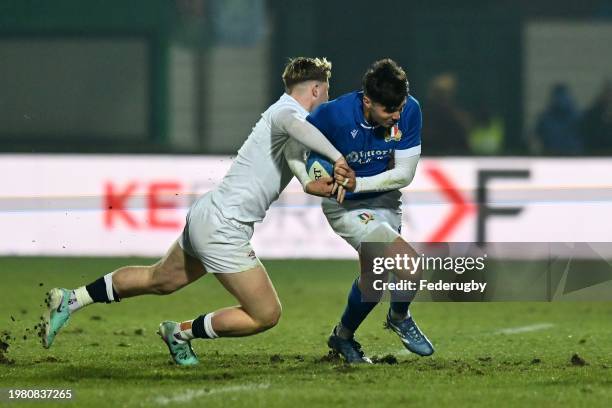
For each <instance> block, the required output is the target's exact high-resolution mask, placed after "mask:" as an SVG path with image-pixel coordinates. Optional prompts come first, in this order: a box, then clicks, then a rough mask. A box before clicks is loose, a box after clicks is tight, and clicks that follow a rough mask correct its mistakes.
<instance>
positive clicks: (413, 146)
mask: <svg viewBox="0 0 612 408" xmlns="http://www.w3.org/2000/svg"><path fill="white" fill-rule="evenodd" d="M407 122H408V127H407V129H406V134H405V135H402V140H400V142H399V143H398V145H397V148H396V150H395V156H396V159H397V156H398V155H399V156H400V157H410V156H416V155H420V154H421V127H422V124H423V117H422V114H421V108H420V107H419V105H418V103H417V104H415V105H414V108H413V109H411V110H410V112H409V114H408V120H407Z"/></svg>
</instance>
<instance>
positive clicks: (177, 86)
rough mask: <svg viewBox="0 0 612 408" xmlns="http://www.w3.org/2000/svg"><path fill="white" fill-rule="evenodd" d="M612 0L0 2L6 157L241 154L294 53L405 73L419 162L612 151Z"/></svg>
mask: <svg viewBox="0 0 612 408" xmlns="http://www.w3.org/2000/svg"><path fill="white" fill-rule="evenodd" d="M611 42H612V2H611V1H606V0H582V1H580V2H576V1H563V0H561V1H560V0H537V1H533V0H512V1H510V0H498V1H495V2H490V1H484V0H466V1H461V2H455V1H445V0H428V1H410V2H405V1H389V2H384V3H372V2H371V1H368V0H352V1H338V0H325V1H323V0H313V1H307V2H303V1H299V2H298V1H283V0H131V1H129V2H125V1H120V0H105V1H101V0H88V1H79V0H55V1H52V2H50V1H40V0H1V1H0V151H2V152H5V153H6V152H35V153H45V152H64V153H195V154H233V153H234V152H235V151H236V149H237V148H239V147H240V145H241V144H242V142H243V141H244V139H245V138H246V136H247V135H248V133H249V132H250V129H251V127H252V126H253V124H254V123H255V121H256V120H257V119H258V117H259V115H260V113H261V112H262V111H263V110H265V109H266V107H267V105H268V104H270V103H271V102H273V101H274V100H276V99H277V98H278V96H279V95H280V93H281V92H282V91H283V87H282V82H281V78H280V75H281V72H282V68H283V65H284V64H285V62H286V61H287V58H288V57H293V56H300V55H305V56H325V57H327V58H328V59H330V60H331V61H332V63H333V73H332V75H333V76H332V81H331V95H330V96H331V97H332V98H334V97H337V96H339V95H341V94H343V93H345V92H349V91H351V90H354V89H357V88H359V87H360V81H361V76H362V74H363V72H364V71H365V69H366V68H367V66H368V65H369V64H370V63H371V62H373V61H374V60H376V59H379V58H382V57H391V58H393V59H395V60H397V61H398V62H399V63H400V64H401V65H402V66H403V67H404V68H405V70H406V71H407V73H408V78H409V80H410V88H411V93H412V94H413V95H414V96H415V97H416V98H417V99H418V100H419V101H420V103H421V106H422V109H423V114H424V128H423V154H424V155H425V156H472V155H477V156H483V155H487V156H489V155H493V156H498V155H504V156H517V155H518V156H534V155H535V156H539V155H544V156H547V155H551V156H575V155H580V156H585V155H604V156H605V155H610V154H612V82H611V81H612V52H611V48H610V44H611Z"/></svg>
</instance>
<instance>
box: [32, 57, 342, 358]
mask: <svg viewBox="0 0 612 408" xmlns="http://www.w3.org/2000/svg"><path fill="white" fill-rule="evenodd" d="M330 75H331V63H330V62H329V61H327V60H326V59H325V58H302V57H300V58H295V59H291V60H290V61H289V62H288V63H287V65H286V67H285V70H284V72H283V82H284V84H285V89H286V92H285V93H284V94H283V95H282V96H281V97H280V99H279V100H278V101H277V102H276V103H274V104H273V105H272V106H270V107H269V108H268V109H267V110H266V111H265V112H264V113H263V114H262V115H261V118H260V120H259V121H258V122H257V124H256V125H255V127H254V128H253V130H252V132H251V134H250V135H249V137H248V138H247V140H246V142H245V143H244V144H243V146H242V147H241V148H240V150H239V151H238V155H237V157H236V159H235V160H234V162H233V164H232V166H231V168H230V170H229V171H228V173H227V174H226V175H225V177H224V179H223V181H222V182H221V184H220V185H219V187H218V188H216V189H215V190H213V191H210V192H208V193H206V194H204V195H203V196H201V197H200V198H199V199H198V200H197V201H196V202H195V203H194V204H193V205H192V206H191V208H190V209H189V213H188V215H187V221H186V225H185V228H184V230H183V233H182V235H181V236H180V237H179V238H178V240H177V241H176V242H175V243H174V244H173V245H172V246H171V247H170V249H169V250H168V252H167V253H166V255H165V256H164V257H163V258H162V259H161V260H159V261H158V262H157V263H155V264H153V265H149V266H125V267H122V268H119V269H117V270H116V271H114V272H111V273H108V274H106V275H104V276H103V277H101V278H99V279H98V280H96V281H94V282H92V283H91V284H89V285H86V286H81V287H79V288H77V289H74V290H68V289H64V288H54V289H52V290H51V291H50V292H49V293H48V294H47V299H46V303H47V307H48V309H47V311H46V313H45V316H44V321H43V326H42V329H41V331H40V335H41V338H42V342H43V346H44V347H46V348H49V347H50V346H51V345H52V343H53V341H54V339H55V336H56V335H57V333H58V331H59V330H60V329H61V328H62V326H64V325H65V324H66V322H67V321H68V319H69V318H70V316H71V314H72V313H74V312H76V311H77V310H79V309H81V308H83V307H85V306H87V305H90V304H92V303H111V302H118V301H119V300H120V299H126V298H129V297H134V296H139V295H145V294H156V295H167V294H170V293H173V292H175V291H177V290H178V289H180V288H182V287H184V286H186V285H188V284H190V283H191V282H193V281H195V280H197V279H199V278H200V277H202V276H204V275H205V274H207V273H213V274H214V275H215V277H216V278H217V279H218V280H219V281H220V282H221V284H222V285H223V286H224V287H225V289H226V290H227V291H228V292H229V293H231V294H232V295H233V296H234V297H235V298H236V300H237V301H238V303H239V305H237V306H231V307H227V308H224V309H220V310H216V311H213V312H209V313H203V314H201V315H199V316H197V317H196V318H194V319H193V320H188V321H184V322H174V321H165V322H163V323H161V324H160V326H159V334H160V336H161V338H162V339H163V340H164V342H165V343H166V344H167V346H168V349H169V350H170V354H171V355H172V357H173V359H174V361H175V362H176V363H177V364H180V365H191V364H196V363H197V362H198V359H197V357H196V355H195V353H194V352H193V349H192V348H191V340H192V339H194V338H203V339H214V338H217V337H237V336H249V335H252V334H256V333H259V332H262V331H264V330H267V329H270V328H271V327H273V326H275V325H276V323H277V322H278V320H279V318H280V315H281V305H280V302H279V299H278V296H277V294H276V291H275V289H274V286H273V285H272V282H271V281H270V279H269V277H268V274H267V272H266V269H265V268H264V266H263V265H262V264H261V262H260V261H259V259H257V257H256V256H255V252H254V251H253V249H252V248H251V244H250V242H249V241H250V239H251V236H252V234H253V224H254V223H255V222H261V221H262V220H263V218H264V216H265V214H266V211H267V210H268V208H269V207H270V205H271V204H272V202H274V201H275V200H276V199H277V198H278V196H279V195H280V193H281V192H282V191H283V189H284V188H285V187H286V186H287V184H288V183H289V181H290V180H291V179H292V177H293V173H292V172H291V170H290V169H289V166H288V165H287V162H286V161H285V158H284V156H283V150H284V147H285V144H286V143H287V141H288V140H289V139H290V138H291V139H295V140H297V141H299V142H300V143H302V144H303V145H305V146H307V147H308V148H309V149H312V150H314V151H317V152H319V153H320V154H322V155H324V156H325V157H328V158H329V159H330V160H331V161H332V162H334V163H335V166H336V168H337V169H338V170H339V169H341V168H342V169H344V170H345V171H348V170H349V167H348V165H347V163H346V161H345V160H344V158H343V157H342V155H341V154H340V153H339V152H338V150H336V149H335V148H334V147H333V145H332V144H331V143H330V142H329V141H328V140H327V138H325V136H323V134H321V132H320V131H318V130H317V129H316V128H315V127H314V126H313V125H311V124H310V123H308V122H307V121H305V117H306V116H307V115H308V113H309V112H310V111H312V110H313V109H314V108H316V107H317V106H318V105H320V104H321V103H323V102H326V101H327V100H328V99H329V96H328V90H329V78H330ZM334 186H335V184H334V183H333V179H332V178H331V177H329V178H327V179H324V180H321V181H320V182H318V183H310V185H309V188H308V192H310V193H313V194H317V195H320V196H327V197H329V196H331V195H332V194H333V193H334V191H333V190H335V187H334Z"/></svg>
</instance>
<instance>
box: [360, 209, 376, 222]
mask: <svg viewBox="0 0 612 408" xmlns="http://www.w3.org/2000/svg"><path fill="white" fill-rule="evenodd" d="M358 217H359V219H360V220H361V222H363V223H364V224H367V223H368V222H370V221H372V220H373V219H374V215H372V214H370V213H367V212H363V213H361V214H359V215H358Z"/></svg>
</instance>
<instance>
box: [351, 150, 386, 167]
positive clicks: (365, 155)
mask: <svg viewBox="0 0 612 408" xmlns="http://www.w3.org/2000/svg"><path fill="white" fill-rule="evenodd" d="M392 153H393V149H378V150H366V151H363V150H362V151H355V150H353V151H352V152H350V153H349V154H347V155H346V156H345V157H346V161H347V162H348V163H359V164H367V163H370V162H371V161H372V159H376V160H384V159H385V158H386V157H387V156H389V155H391V154H392Z"/></svg>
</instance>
